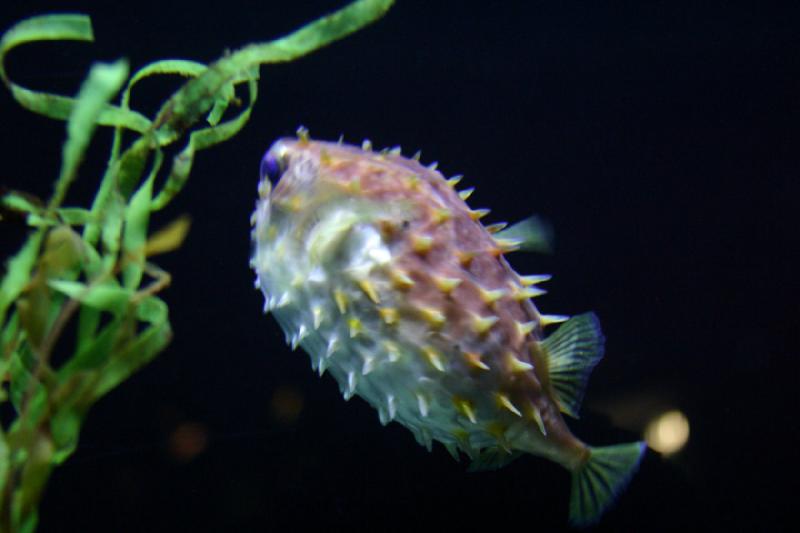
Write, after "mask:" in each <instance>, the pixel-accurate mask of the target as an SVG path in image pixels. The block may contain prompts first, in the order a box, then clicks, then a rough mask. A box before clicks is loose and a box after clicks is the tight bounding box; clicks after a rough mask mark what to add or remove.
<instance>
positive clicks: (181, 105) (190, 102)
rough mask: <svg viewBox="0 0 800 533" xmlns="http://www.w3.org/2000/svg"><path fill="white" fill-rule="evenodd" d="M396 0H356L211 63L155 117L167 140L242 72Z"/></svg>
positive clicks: (318, 41) (371, 16) (343, 32)
mask: <svg viewBox="0 0 800 533" xmlns="http://www.w3.org/2000/svg"><path fill="white" fill-rule="evenodd" d="M392 3H393V1H392V0H358V1H356V2H353V3H351V4H349V5H348V6H346V7H344V8H342V9H340V10H338V11H336V12H334V13H332V14H330V15H328V16H326V17H322V18H320V19H318V20H316V21H314V22H312V23H310V24H307V25H305V26H303V27H302V28H300V29H299V30H297V31H295V32H292V33H291V34H289V35H287V36H286V37H283V38H281V39H277V40H275V41H272V42H269V43H263V44H254V45H250V46H247V47H245V48H243V49H241V50H239V51H237V52H234V53H233V54H231V55H229V56H228V57H225V58H223V59H220V60H219V61H217V62H215V63H214V64H212V65H211V66H210V67H209V68H208V70H206V71H205V72H204V73H203V74H201V75H200V76H198V77H197V78H195V79H193V80H190V81H189V82H188V83H186V84H185V85H184V86H183V87H182V88H181V89H180V90H179V91H178V92H176V93H175V94H174V95H173V96H172V98H170V99H169V100H168V101H167V102H166V103H165V104H164V105H163V106H162V108H161V110H160V111H159V113H158V116H157V117H156V120H155V125H156V128H157V135H158V138H159V142H160V144H161V145H162V146H163V145H165V144H169V143H170V142H172V141H174V140H175V139H176V138H177V137H178V136H179V135H180V134H181V133H182V132H183V131H185V130H186V128H188V127H189V126H191V125H192V124H195V123H197V121H198V119H199V118H200V117H201V116H202V115H203V114H205V113H206V112H207V111H208V110H209V109H211V107H212V105H213V104H214V102H215V99H216V97H217V94H218V93H219V91H220V90H221V89H222V87H223V86H224V85H225V84H227V83H229V82H230V81H231V80H233V79H234V78H236V77H237V76H238V75H239V74H240V73H241V72H243V71H246V70H248V69H250V68H252V67H254V66H257V65H261V64H265V63H281V62H286V61H292V60H294V59H297V58H299V57H302V56H304V55H306V54H308V53H310V52H313V51H314V50H318V49H319V48H322V47H324V46H326V45H328V44H330V43H332V42H334V41H337V40H339V39H341V38H343V37H346V36H347V35H349V34H351V33H353V32H355V31H357V30H359V29H361V28H363V27H364V26H366V25H367V24H370V23H372V22H375V21H376V20H378V19H379V18H380V17H382V16H383V15H384V14H385V13H386V11H387V10H388V9H389V8H390V7H391V5H392Z"/></svg>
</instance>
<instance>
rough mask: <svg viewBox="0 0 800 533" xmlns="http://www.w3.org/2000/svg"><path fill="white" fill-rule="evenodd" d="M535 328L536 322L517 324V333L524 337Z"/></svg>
mask: <svg viewBox="0 0 800 533" xmlns="http://www.w3.org/2000/svg"><path fill="white" fill-rule="evenodd" d="M535 328H536V322H517V331H518V332H519V334H520V336H522V337H525V336H526V335H528V334H529V333H530V332H532V331H533V330H534V329H535Z"/></svg>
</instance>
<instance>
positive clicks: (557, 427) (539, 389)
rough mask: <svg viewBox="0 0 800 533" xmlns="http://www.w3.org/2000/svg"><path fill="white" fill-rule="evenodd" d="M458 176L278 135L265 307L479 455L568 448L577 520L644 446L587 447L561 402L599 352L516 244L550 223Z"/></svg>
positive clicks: (368, 395)
mask: <svg viewBox="0 0 800 533" xmlns="http://www.w3.org/2000/svg"><path fill="white" fill-rule="evenodd" d="M273 181H276V182H277V183H276V184H275V186H274V187H273V185H272V182H273ZM458 181H459V178H458V177H456V178H451V179H449V180H447V179H445V178H444V176H442V174H441V173H439V172H438V171H436V170H435V165H430V166H424V165H422V164H421V163H420V162H419V161H418V160H417V159H415V158H406V157H404V156H402V155H401V154H400V153H399V150H384V151H382V152H376V151H373V150H372V149H371V147H370V146H369V145H368V144H367V143H366V142H365V145H362V147H356V146H351V145H345V144H342V143H328V142H320V141H312V140H310V139H308V137H307V136H306V135H300V136H299V137H298V138H297V139H281V140H279V141H277V142H276V143H275V144H274V145H273V146H272V147H271V148H270V150H269V151H268V152H267V153H266V155H265V156H264V159H263V160H262V166H261V179H260V182H259V199H258V202H257V207H256V211H255V212H254V214H253V217H252V223H253V225H254V229H253V241H254V248H255V253H254V256H253V259H252V261H251V264H252V265H253V268H254V270H255V271H256V274H257V278H256V286H257V287H258V288H260V289H261V290H262V291H263V293H264V296H265V311H271V312H272V314H273V316H274V317H275V318H276V320H277V321H278V323H279V324H280V326H281V328H282V329H283V330H284V332H285V333H286V335H287V341H288V342H289V343H290V344H291V345H292V346H293V347H295V348H296V347H297V346H301V347H302V348H303V349H304V350H305V351H306V352H307V353H308V354H309V355H310V357H311V362H312V366H313V367H314V368H315V369H317V370H318V371H319V372H320V375H321V374H322V373H323V372H325V371H328V372H330V374H332V375H333V377H334V378H335V379H336V381H337V382H338V384H339V386H340V389H341V390H342V393H343V395H344V397H345V398H346V399H349V398H350V397H352V396H354V395H358V396H360V397H361V398H363V399H364V400H366V401H367V402H368V403H369V404H370V405H372V406H373V407H374V408H375V409H376V410H377V411H378V413H379V417H380V420H381V422H382V423H383V424H387V423H389V422H390V421H396V422H399V423H400V424H402V425H403V426H405V427H406V428H408V429H409V430H410V431H411V432H412V433H413V434H414V436H415V437H416V439H417V441H418V442H419V443H420V444H422V445H424V446H426V447H427V448H428V449H430V448H431V446H432V443H433V441H439V442H441V443H442V444H443V445H444V446H445V448H446V449H447V450H448V451H449V452H450V453H451V454H452V455H453V456H454V457H456V458H458V454H459V452H463V453H466V454H467V455H468V456H469V457H470V458H471V459H472V460H473V468H475V469H487V468H497V467H500V466H503V465H505V464H507V463H508V462H510V461H511V460H513V459H514V458H516V457H517V456H519V455H520V454H521V453H531V454H534V455H538V456H542V457H545V458H547V459H550V460H552V461H555V462H557V463H559V464H561V465H563V466H564V467H565V468H567V469H568V470H569V471H570V472H572V473H573V495H572V500H571V504H570V517H571V520H572V521H573V523H575V524H578V525H581V524H588V523H591V522H594V521H596V520H597V519H598V517H599V516H600V514H601V513H602V511H603V510H604V509H605V508H606V507H607V506H608V505H609V504H610V503H611V501H612V500H613V499H614V497H615V496H616V494H617V493H618V492H619V491H620V490H621V489H622V488H623V487H624V485H625V484H626V483H627V481H628V479H629V478H630V476H631V475H632V474H633V472H634V471H635V469H636V468H637V466H638V463H639V460H640V458H641V455H642V453H643V451H644V448H643V445H642V444H641V443H632V444H623V445H618V446H610V447H604V448H592V447H589V446H588V445H586V444H584V443H583V442H582V441H580V440H579V439H577V438H576V437H574V436H573V435H572V433H571V432H570V431H569V429H568V427H567V425H566V423H565V421H564V419H563V417H562V413H567V414H570V415H573V416H576V413H577V410H578V407H579V403H580V399H581V396H582V394H583V388H584V386H585V383H586V380H587V379H588V375H589V372H590V371H591V368H592V367H593V366H594V365H595V364H596V363H597V362H598V361H599V359H600V358H601V357H602V350H603V338H602V335H601V333H600V328H599V324H598V322H597V319H596V317H595V316H594V315H593V314H591V313H588V314H585V315H579V316H576V317H573V318H571V319H569V320H568V319H567V317H564V316H560V315H543V314H541V313H539V311H538V310H537V308H536V307H535V305H534V304H533V302H532V301H531V298H532V297H535V296H537V295H538V294H541V293H543V292H544V291H542V290H541V289H539V288H538V286H537V285H538V284H539V283H541V282H543V281H546V279H548V276H520V275H518V274H517V273H516V272H515V271H514V270H513V269H512V268H511V267H510V265H509V264H508V262H507V261H506V259H505V257H504V254H506V253H507V252H510V251H513V250H515V249H519V248H526V247H532V248H535V247H537V246H541V245H542V244H543V243H544V242H545V241H546V238H545V235H544V232H543V230H542V226H541V225H540V224H537V223H536V221H535V220H534V219H529V220H527V221H523V223H521V224H518V225H515V226H512V227H510V228H508V229H501V228H500V226H499V225H494V226H484V225H483V224H481V222H480V218H481V217H482V216H484V215H485V214H486V213H487V212H488V211H487V210H481V209H478V210H474V209H471V208H470V207H469V206H468V205H467V204H466V203H465V199H466V197H467V196H468V195H469V192H470V191H467V192H465V191H461V192H459V191H457V190H456V189H455V185H456V183H457V182H458ZM559 322H565V323H564V324H562V325H561V326H560V327H559V329H558V330H557V331H556V332H555V333H553V334H552V335H550V336H549V337H545V334H544V329H545V328H546V327H547V326H549V325H550V324H556V323H559Z"/></svg>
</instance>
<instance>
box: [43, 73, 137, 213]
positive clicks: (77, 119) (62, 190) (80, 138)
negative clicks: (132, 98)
mask: <svg viewBox="0 0 800 533" xmlns="http://www.w3.org/2000/svg"><path fill="white" fill-rule="evenodd" d="M127 77H128V62H127V61H125V60H122V59H120V60H119V61H116V62H114V63H98V64H96V65H94V66H93V67H92V69H91V70H90V71H89V76H88V78H87V79H86V81H85V82H84V83H83V85H82V86H81V90H80V92H79V93H78V98H77V101H76V104H75V107H74V108H73V110H72V113H71V114H70V117H69V121H68V122H67V142H66V143H64V148H63V151H62V162H61V173H60V175H59V177H58V181H57V182H56V191H55V194H54V195H53V198H52V199H51V200H50V207H51V208H53V207H58V206H59V205H61V202H62V201H63V199H64V195H65V194H66V192H67V189H68V188H69V185H70V184H71V183H72V181H73V180H74V179H75V175H76V173H77V171H78V165H79V164H80V162H81V161H82V160H83V154H84V152H85V151H86V148H87V147H88V146H89V141H90V140H91V138H92V134H93V133H94V130H95V128H96V127H97V119H98V117H99V116H100V113H101V112H102V111H103V109H104V108H105V106H106V104H108V101H109V100H111V98H112V97H113V96H114V95H115V94H116V93H117V92H118V91H119V89H120V87H122V84H123V83H125V79H126V78H127Z"/></svg>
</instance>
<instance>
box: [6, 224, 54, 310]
mask: <svg viewBox="0 0 800 533" xmlns="http://www.w3.org/2000/svg"><path fill="white" fill-rule="evenodd" d="M43 237H44V231H43V230H38V231H36V233H34V234H33V235H31V236H30V237H28V240H27V241H25V244H24V245H23V247H22V249H21V250H20V251H19V252H17V255H15V256H14V257H13V258H12V259H11V261H9V262H8V270H7V271H6V275H5V276H3V281H2V282H0V324H3V323H5V319H6V311H7V310H8V306H9V305H11V303H12V302H14V301H15V300H16V299H17V298H18V297H19V295H20V294H22V291H23V290H24V288H25V285H26V284H27V283H28V280H30V277H31V270H33V265H34V264H35V263H36V257H37V255H38V253H39V246H40V245H41V244H42V238H43Z"/></svg>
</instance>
